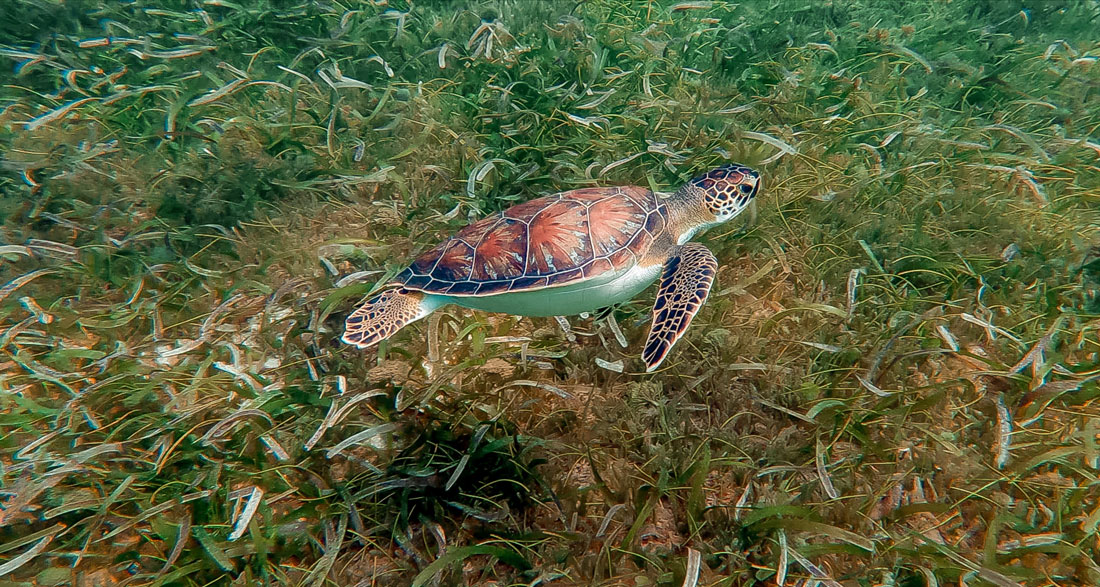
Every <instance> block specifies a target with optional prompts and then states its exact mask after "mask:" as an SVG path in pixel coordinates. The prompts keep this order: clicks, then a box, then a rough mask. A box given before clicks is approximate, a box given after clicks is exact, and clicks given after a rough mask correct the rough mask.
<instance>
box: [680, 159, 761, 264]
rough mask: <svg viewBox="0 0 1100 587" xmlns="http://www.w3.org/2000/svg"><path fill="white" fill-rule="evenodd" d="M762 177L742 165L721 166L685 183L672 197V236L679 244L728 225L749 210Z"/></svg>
mask: <svg viewBox="0 0 1100 587" xmlns="http://www.w3.org/2000/svg"><path fill="white" fill-rule="evenodd" d="M762 182H763V178H762V177H761V176H760V173H759V172H758V171H756V170H755V169H751V168H749V167H745V166H744V165H737V164H732V165H723V166H721V167H717V168H715V169H711V170H710V171H708V172H706V173H704V174H702V175H699V176H697V177H695V178H693V179H692V180H691V181H689V182H687V183H685V184H684V185H683V186H681V187H680V189H679V190H677V191H676V193H675V194H673V196H672V198H671V203H672V206H673V207H674V208H675V209H676V211H675V212H674V213H673V216H674V220H673V223H674V224H673V226H674V228H673V234H676V235H678V238H677V239H676V244H679V245H682V244H684V243H685V242H687V241H689V240H691V238H692V237H694V236H695V235H696V234H698V233H699V232H700V231H703V230H706V229H708V228H711V227H714V226H718V225H719V224H722V223H724V222H728V221H729V220H731V219H733V218H734V217H735V216H737V215H738V214H740V213H741V212H744V211H745V208H748V207H749V204H751V203H752V201H753V199H754V198H756V194H757V193H759V192H760V187H761V184H762Z"/></svg>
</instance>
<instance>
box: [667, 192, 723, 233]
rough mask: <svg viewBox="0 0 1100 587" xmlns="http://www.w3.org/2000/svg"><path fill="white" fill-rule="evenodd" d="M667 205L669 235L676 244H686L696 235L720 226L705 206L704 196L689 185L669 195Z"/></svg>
mask: <svg viewBox="0 0 1100 587" xmlns="http://www.w3.org/2000/svg"><path fill="white" fill-rule="evenodd" d="M665 205H666V206H668V220H669V233H670V234H672V236H673V238H675V239H676V244H684V243H685V242H687V241H689V240H691V239H692V237H694V236H695V235H696V234H698V233H700V232H702V231H704V230H706V229H708V228H710V227H711V226H715V225H716V224H718V222H714V215H713V214H711V213H710V212H709V211H708V210H707V209H706V208H705V206H704V205H703V194H701V193H699V190H698V189H697V188H693V187H691V186H689V185H685V186H683V187H681V188H680V189H678V190H676V191H675V192H674V193H672V194H671V195H669V196H668V199H667V200H665ZM708 220H710V221H709V222H708Z"/></svg>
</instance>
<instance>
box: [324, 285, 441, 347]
mask: <svg viewBox="0 0 1100 587" xmlns="http://www.w3.org/2000/svg"><path fill="white" fill-rule="evenodd" d="M426 297H427V296H425V295H424V293H423V292H419V291H410V290H407V289H405V288H399V289H390V290H386V291H384V292H382V293H380V294H378V295H376V296H374V297H373V298H371V299H369V300H367V301H366V302H364V303H363V305H361V306H359V307H358V308H356V309H355V311H354V312H352V313H351V315H349V316H348V318H347V320H345V321H344V336H342V337H340V340H342V341H344V342H346V343H348V344H351V345H355V346H356V347H358V348H361V349H365V348H367V347H369V346H371V345H374V344H378V343H379V342H381V341H383V340H385V339H387V338H389V337H390V336H393V334H394V333H396V332H397V331H398V330H401V329H402V328H404V327H405V326H406V325H408V324H411V323H413V322H416V321H417V320H419V319H421V318H423V317H424V316H427V315H428V314H431V313H432V311H433V310H435V308H436V304H432V303H430V302H429V300H427V299H425V298H426Z"/></svg>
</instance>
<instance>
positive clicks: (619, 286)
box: [421, 264, 663, 316]
mask: <svg viewBox="0 0 1100 587" xmlns="http://www.w3.org/2000/svg"><path fill="white" fill-rule="evenodd" d="M662 267H663V266H662V265H660V264H654V265H650V266H648V267H643V266H641V265H634V266H632V267H631V268H629V269H626V270H625V271H619V272H617V273H612V274H609V275H606V276H599V277H595V278H592V279H586V280H584V281H582V282H580V283H573V284H569V285H563V286H560V287H549V288H543V289H536V290H529V291H521V292H509V293H502V294H495V295H489V296H444V295H436V294H427V295H425V297H424V301H422V302H421V306H422V307H423V308H424V310H426V312H425V313H427V312H431V311H432V310H435V309H436V308H439V307H441V306H446V305H447V304H455V305H458V306H462V307H465V308H472V309H474V310H483V311H486V312H500V313H502V314H513V315H516V316H572V315H575V314H581V313H583V312H591V311H593V310H598V309H600V308H604V307H607V306H611V305H614V304H618V303H622V302H625V301H628V300H630V299H632V298H633V297H634V296H636V295H638V294H639V293H640V292H641V291H642V290H644V289H645V288H646V287H647V286H648V285H649V284H651V283H653V281H654V280H656V279H657V277H658V276H659V275H660V274H661V270H662Z"/></svg>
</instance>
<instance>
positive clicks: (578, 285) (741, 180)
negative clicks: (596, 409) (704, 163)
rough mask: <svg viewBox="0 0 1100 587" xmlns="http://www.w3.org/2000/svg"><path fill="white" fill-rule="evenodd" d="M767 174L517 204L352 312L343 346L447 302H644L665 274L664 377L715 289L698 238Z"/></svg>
mask: <svg viewBox="0 0 1100 587" xmlns="http://www.w3.org/2000/svg"><path fill="white" fill-rule="evenodd" d="M760 186H761V177H760V174H759V173H758V172H756V171H754V170H752V169H750V168H748V167H745V166H744V165H723V166H721V167H718V168H716V169H712V170H711V171H708V172H706V173H704V174H702V175H700V176H698V177H695V178H694V179H692V180H691V181H689V182H687V183H686V184H684V185H683V186H681V187H680V189H679V190H677V191H676V192H675V193H671V194H668V193H654V192H652V191H650V190H648V189H646V188H643V187H638V186H620V187H606V188H583V189H577V190H571V191H567V192H562V193H559V194H555V195H552V196H546V197H543V198H538V199H535V200H531V201H529V202H526V203H523V204H518V205H516V206H512V207H511V208H508V209H507V210H504V211H503V212H499V213H497V214H494V215H492V216H489V217H487V218H483V219H481V220H478V221H477V222H474V223H473V224H471V225H469V226H467V227H466V228H463V229H462V230H460V231H459V232H458V234H456V235H454V236H453V237H451V238H450V239H447V240H445V241H443V242H442V243H440V244H439V245H437V246H435V247H434V248H432V249H431V250H429V251H427V252H425V253H423V254H422V255H420V256H419V257H417V258H416V260H415V261H413V262H412V265H409V267H408V268H406V269H405V270H404V271H402V272H401V273H398V274H397V276H396V277H395V278H394V279H393V280H392V281H391V282H389V284H388V286H389V287H390V288H391V289H387V290H385V291H383V292H381V293H379V294H377V295H375V296H374V297H371V298H370V299H369V300H367V301H366V302H365V303H363V305H361V306H359V307H358V308H357V309H356V310H355V311H353V312H352V313H351V314H350V315H349V316H348V317H347V321H346V322H345V329H344V336H343V337H342V340H343V341H344V342H346V343H348V344H351V345H355V346H356V347H359V348H366V347H369V346H371V345H373V344H375V343H377V342H379V341H381V340H384V339H386V338H389V337H390V336H392V335H393V334H394V333H395V332H397V331H398V330H399V329H401V328H402V327H404V326H405V325H407V324H410V323H412V322H414V321H416V320H419V319H421V318H423V317H425V316H427V315H428V314H430V313H432V312H433V311H434V310H436V309H437V308H439V307H441V306H445V305H447V304H457V305H459V306H463V307H466V308H473V309H475V310H484V311H487V312H503V313H508V314H515V315H521V316H566V315H572V314H580V313H583V312H588V311H592V310H596V309H599V308H603V307H607V306H612V305H614V304H618V303H620V302H625V301H628V300H630V299H631V298H633V297H634V296H635V295H637V294H638V293H639V292H641V291H642V290H643V289H645V288H646V286H648V285H649V284H650V283H652V282H653V281H654V280H655V279H657V277H658V276H660V277H661V284H660V289H659V290H658V291H657V301H656V303H655V304H654V306H653V323H652V324H651V326H650V330H649V337H648V338H647V339H646V343H645V349H644V350H643V351H642V360H643V361H645V364H646V371H653V370H654V369H656V368H657V367H658V366H659V365H660V364H661V361H663V360H664V358H665V356H666V355H667V354H668V351H669V349H671V348H672V345H673V344H675V343H676V341H677V339H679V338H680V336H681V335H683V333H684V331H685V330H686V329H687V327H688V324H689V323H690V322H691V319H692V317H694V316H695V312H697V311H698V310H699V308H700V307H701V306H702V305H703V302H704V301H705V300H706V298H707V293H709V292H710V286H711V282H712V281H713V280H714V274H715V272H716V271H717V269H718V261H717V260H716V259H715V258H714V255H713V254H712V253H711V252H710V251H709V250H708V249H707V248H706V247H705V246H703V245H702V244H699V243H695V242H689V241H690V240H691V238H692V237H693V236H695V235H696V234H697V233H698V232H700V231H702V230H705V229H707V228H710V227H712V226H716V225H718V224H721V223H723V222H726V221H728V220H730V219H731V218H733V217H735V216H737V215H738V214H740V213H741V212H742V211H743V210H744V209H745V208H746V207H747V206H748V205H749V203H750V202H751V201H752V200H753V198H754V197H756V194H757V192H758V191H759V190H760Z"/></svg>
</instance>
